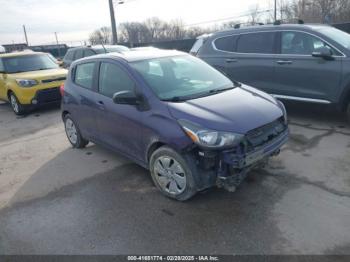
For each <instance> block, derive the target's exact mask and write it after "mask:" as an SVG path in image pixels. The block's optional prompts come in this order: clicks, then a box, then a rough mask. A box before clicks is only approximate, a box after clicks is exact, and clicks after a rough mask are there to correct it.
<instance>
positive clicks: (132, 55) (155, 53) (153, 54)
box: [87, 49, 188, 62]
mask: <svg viewBox="0 0 350 262" xmlns="http://www.w3.org/2000/svg"><path fill="white" fill-rule="evenodd" d="M180 55H188V54H187V53H184V52H180V51H177V50H162V49H149V50H139V51H123V52H120V53H118V52H113V53H107V54H101V55H97V56H93V57H90V58H89V57H88V58H87V59H94V58H119V59H123V60H125V61H127V62H135V61H141V60H148V59H154V58H162V57H170V56H180Z"/></svg>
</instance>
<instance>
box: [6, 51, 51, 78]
mask: <svg viewBox="0 0 350 262" xmlns="http://www.w3.org/2000/svg"><path fill="white" fill-rule="evenodd" d="M3 62H4V67H5V71H6V72H7V73H9V74H11V73H21V72H29V71H38V70H46V69H54V68H58V65H57V64H56V63H55V62H53V61H52V60H51V59H50V58H49V56H48V55H46V54H40V55H37V54H35V55H23V56H14V57H4V58H3Z"/></svg>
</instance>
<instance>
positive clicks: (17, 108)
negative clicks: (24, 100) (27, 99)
mask: <svg viewBox="0 0 350 262" xmlns="http://www.w3.org/2000/svg"><path fill="white" fill-rule="evenodd" d="M9 100H10V104H11V107H12V110H13V112H14V113H15V114H16V115H19V116H20V115H23V114H25V113H26V110H25V108H24V106H23V105H22V104H21V103H20V102H19V101H18V98H17V96H16V95H15V94H14V93H13V92H11V93H10V95H9Z"/></svg>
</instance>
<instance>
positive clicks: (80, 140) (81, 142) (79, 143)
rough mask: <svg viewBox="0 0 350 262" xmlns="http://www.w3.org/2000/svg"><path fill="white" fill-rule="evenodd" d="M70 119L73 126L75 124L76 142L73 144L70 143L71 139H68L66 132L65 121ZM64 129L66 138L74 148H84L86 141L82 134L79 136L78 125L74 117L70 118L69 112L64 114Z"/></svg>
mask: <svg viewBox="0 0 350 262" xmlns="http://www.w3.org/2000/svg"><path fill="white" fill-rule="evenodd" d="M68 119H70V120H71V121H72V122H73V124H74V126H75V129H76V130H77V142H76V143H75V144H74V143H72V141H70V139H69V137H68V134H67V131H66V121H67V120H68ZM64 131H65V133H66V136H67V139H68V141H69V143H70V144H71V145H72V146H73V147H74V148H84V147H85V146H86V145H87V144H88V141H87V140H85V139H84V138H83V137H82V136H81V133H80V130H79V127H78V126H77V124H76V121H74V119H73V118H72V116H71V115H70V114H67V115H65V116H64Z"/></svg>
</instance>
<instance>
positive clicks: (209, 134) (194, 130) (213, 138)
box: [178, 120, 244, 149]
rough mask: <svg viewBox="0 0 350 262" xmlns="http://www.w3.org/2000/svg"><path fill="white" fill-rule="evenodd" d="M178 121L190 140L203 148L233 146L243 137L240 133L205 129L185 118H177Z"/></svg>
mask: <svg viewBox="0 0 350 262" xmlns="http://www.w3.org/2000/svg"><path fill="white" fill-rule="evenodd" d="M178 122H179V124H180V125H181V127H182V128H183V130H184V131H185V133H186V134H187V135H188V136H189V137H190V138H191V140H192V141H193V142H194V143H196V144H197V145H199V146H201V147H204V148H210V149H216V148H226V147H227V148H228V147H234V146H236V145H238V144H239V143H240V142H241V141H242V139H243V137H244V136H243V135H241V134H235V133H230V132H221V131H215V130H210V129H206V128H203V127H201V126H199V125H197V124H194V123H192V122H190V121H187V120H179V121H178Z"/></svg>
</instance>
